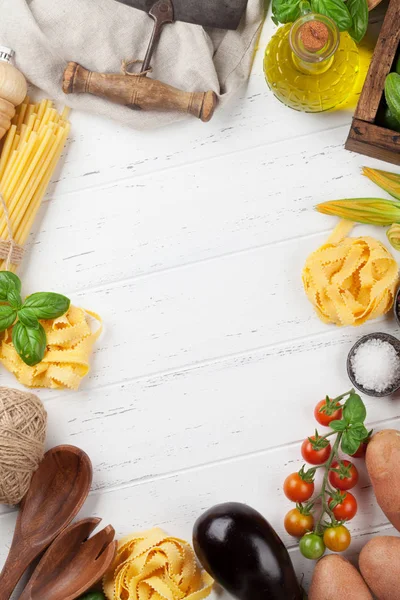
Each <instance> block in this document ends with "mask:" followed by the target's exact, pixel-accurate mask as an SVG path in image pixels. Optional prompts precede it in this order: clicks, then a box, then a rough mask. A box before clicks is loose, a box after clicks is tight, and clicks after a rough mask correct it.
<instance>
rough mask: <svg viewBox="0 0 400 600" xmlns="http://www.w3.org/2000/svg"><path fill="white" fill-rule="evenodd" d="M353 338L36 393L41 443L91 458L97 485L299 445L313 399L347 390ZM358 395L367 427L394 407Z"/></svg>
mask: <svg viewBox="0 0 400 600" xmlns="http://www.w3.org/2000/svg"><path fill="white" fill-rule="evenodd" d="M370 329H371V328H370ZM353 341H354V339H352V335H351V332H348V333H347V334H344V335H343V336H342V337H341V338H338V337H337V336H336V335H335V334H333V335H329V336H324V337H323V338H320V339H315V338H312V339H309V340H305V341H301V342H298V343H292V344H290V345H281V346H279V347H278V348H272V349H268V348H267V349H263V350H259V351H255V352H252V353H250V354H248V355H241V356H238V357H234V358H231V359H226V360H223V361H219V362H216V363H212V364H206V365H204V366H200V367H195V368H192V369H189V370H184V371H181V372H173V373H170V374H165V375H162V376H155V377H150V378H145V379H142V380H138V381H133V382H130V383H127V384H122V385H121V384H117V385H113V386H108V387H105V388H101V389H99V390H96V391H82V392H80V393H76V394H73V395H72V394H64V395H62V396H61V397H56V398H54V399H53V398H52V395H53V396H54V394H55V393H56V392H53V393H52V394H51V393H49V392H47V393H46V394H43V393H41V394H40V395H41V397H44V398H48V399H47V400H46V401H45V406H46V409H47V411H48V414H49V434H48V442H47V443H48V445H49V446H53V445H56V444H57V443H59V441H60V440H68V441H69V442H71V443H73V444H75V445H77V446H79V447H82V448H84V449H85V450H86V451H87V452H88V454H89V455H90V456H93V457H95V464H94V467H95V477H94V488H95V489H98V490H100V489H105V488H108V487H115V486H119V485H125V484H129V483H131V482H132V481H135V480H140V479H143V478H146V477H154V476H159V475H164V474H166V473H169V472H174V471H175V472H176V471H180V470H182V469H186V468H192V467H195V466H196V465H201V464H205V463H208V462H215V461H220V460H226V459H228V458H229V457H232V456H238V455H243V454H250V453H256V452H263V451H265V450H267V449H270V448H273V447H277V446H281V445H283V444H289V443H294V444H299V443H300V441H301V440H302V439H304V438H305V437H306V436H307V435H311V434H312V433H313V431H314V427H315V426H316V425H317V424H316V423H315V422H314V421H313V410H314V407H315V404H316V403H317V402H318V400H319V399H321V398H323V397H324V396H325V395H326V394H329V395H331V396H335V395H339V394H340V393H343V392H345V391H346V390H347V389H350V387H351V384H350V382H349V381H348V378H347V373H346V368H345V358H346V353H347V351H348V349H349V348H350V346H351V344H352V343H353ZM321 356H323V357H324V362H323V365H321V363H320V361H321ZM321 366H323V367H325V368H324V375H323V377H321V376H320V375H318V376H316V369H317V370H318V369H320V368H321ZM300 373H301V374H302V377H301V378H300V375H299V374H300ZM364 401H365V404H366V406H367V411H368V423H370V424H371V426H373V425H374V424H376V423H378V424H379V423H380V422H381V421H383V420H385V419H389V418H394V417H396V416H397V414H398V403H397V401H395V400H392V401H390V402H389V401H386V400H377V399H375V398H371V397H368V396H364ZM322 429H323V428H322ZM114 439H115V440H117V443H113V441H112V440H114Z"/></svg>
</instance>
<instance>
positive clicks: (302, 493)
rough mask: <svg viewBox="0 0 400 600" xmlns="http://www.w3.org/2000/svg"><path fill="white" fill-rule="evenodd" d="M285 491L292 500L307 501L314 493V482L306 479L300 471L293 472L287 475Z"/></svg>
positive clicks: (284, 485)
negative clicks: (301, 475)
mask: <svg viewBox="0 0 400 600" xmlns="http://www.w3.org/2000/svg"><path fill="white" fill-rule="evenodd" d="M283 491H284V492H285V496H286V497H287V498H289V500H291V501H292V502H306V501H307V500H309V499H310V498H311V496H312V495H313V493H314V483H313V482H312V481H311V482H308V481H304V479H302V478H301V477H300V475H299V474H298V473H292V474H291V475H288V476H287V477H286V479H285V483H284V484H283Z"/></svg>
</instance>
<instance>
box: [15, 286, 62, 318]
mask: <svg viewBox="0 0 400 600" xmlns="http://www.w3.org/2000/svg"><path fill="white" fill-rule="evenodd" d="M69 305H70V300H69V298H66V297H65V296H63V295H62V294H55V293H54V292H37V293H36V294H32V295H31V296H28V297H27V299H26V300H25V302H24V308H31V309H32V310H33V311H34V313H35V315H36V317H37V318H38V319H56V318H57V317H61V315H64V314H65V313H66V312H67V310H68V309H69Z"/></svg>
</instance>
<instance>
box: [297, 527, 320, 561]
mask: <svg viewBox="0 0 400 600" xmlns="http://www.w3.org/2000/svg"><path fill="white" fill-rule="evenodd" d="M299 548H300V552H301V553H302V555H303V556H305V558H309V559H310V560H318V559H319V558H321V556H322V555H323V554H324V552H325V544H324V542H323V539H322V537H321V536H320V535H318V534H317V533H306V535H303V537H302V538H301V540H300V543H299Z"/></svg>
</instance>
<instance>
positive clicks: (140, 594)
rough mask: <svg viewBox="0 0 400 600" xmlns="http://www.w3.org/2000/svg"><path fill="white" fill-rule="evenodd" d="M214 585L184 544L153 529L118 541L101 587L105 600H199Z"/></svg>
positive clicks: (206, 594) (208, 592) (190, 550)
mask: <svg viewBox="0 0 400 600" xmlns="http://www.w3.org/2000/svg"><path fill="white" fill-rule="evenodd" d="M213 583H214V581H213V579H212V578H211V577H210V576H209V575H208V574H207V573H206V572H205V571H201V570H200V569H199V567H198V566H197V563H196V558H195V555H194V552H193V550H192V548H191V547H190V545H189V544H188V543H187V542H185V541H183V540H179V539H177V538H173V537H169V536H167V535H166V534H165V533H164V532H163V531H162V530H161V529H157V528H154V529H151V530H150V531H145V532H144V533H137V534H133V535H129V536H127V537H125V538H123V539H121V540H120V541H119V543H118V549H117V554H116V557H115V559H114V563H113V564H112V566H111V569H110V571H109V572H108V573H107V574H106V575H105V577H104V579H103V588H104V593H105V595H106V597H107V598H108V600H148V599H149V598H151V600H202V599H203V598H206V597H207V596H208V595H209V594H210V592H211V589H212V586H213Z"/></svg>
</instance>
